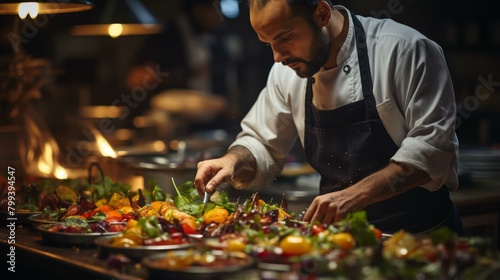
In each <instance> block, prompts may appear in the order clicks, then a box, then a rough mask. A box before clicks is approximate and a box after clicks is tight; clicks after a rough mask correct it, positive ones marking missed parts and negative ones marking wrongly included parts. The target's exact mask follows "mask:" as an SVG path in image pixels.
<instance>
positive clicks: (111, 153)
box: [90, 128, 117, 158]
mask: <svg viewBox="0 0 500 280" xmlns="http://www.w3.org/2000/svg"><path fill="white" fill-rule="evenodd" d="M90 131H91V133H92V134H93V135H94V138H95V142H96V146H97V150H98V151H99V153H100V154H101V155H102V156H103V157H110V158H116V157H117V154H116V152H115V150H114V149H113V148H112V147H111V145H110V144H109V142H108V140H106V138H104V136H103V135H102V134H101V132H99V130H97V129H96V128H92V129H91V130H90Z"/></svg>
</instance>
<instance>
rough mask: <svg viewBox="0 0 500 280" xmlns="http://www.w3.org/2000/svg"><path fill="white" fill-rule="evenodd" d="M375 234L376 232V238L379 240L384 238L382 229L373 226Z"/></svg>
mask: <svg viewBox="0 0 500 280" xmlns="http://www.w3.org/2000/svg"><path fill="white" fill-rule="evenodd" d="M373 234H375V239H377V241H380V240H382V231H381V230H380V229H378V228H373Z"/></svg>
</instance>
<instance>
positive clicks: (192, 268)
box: [142, 249, 255, 279]
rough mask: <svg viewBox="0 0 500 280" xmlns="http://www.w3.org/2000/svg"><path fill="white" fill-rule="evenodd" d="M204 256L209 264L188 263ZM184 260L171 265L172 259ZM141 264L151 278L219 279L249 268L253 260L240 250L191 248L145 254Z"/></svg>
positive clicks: (253, 262)
mask: <svg viewBox="0 0 500 280" xmlns="http://www.w3.org/2000/svg"><path fill="white" fill-rule="evenodd" d="M200 256H202V257H201V258H204V259H205V260H209V261H211V262H210V263H211V264H210V265H201V264H188V263H190V259H191V260H192V258H196V259H197V258H199V257H200ZM176 259H177V260H178V261H179V262H183V260H184V261H186V262H185V265H181V266H179V267H177V268H174V267H172V265H169V264H172V261H175V260H176ZM142 264H143V265H144V266H145V267H146V268H147V269H148V271H149V276H150V278H151V279H183V277H184V279H221V277H223V276H228V275H232V274H234V273H236V272H239V271H242V270H245V269H249V268H251V267H253V266H254V264H255V260H254V258H253V257H251V256H250V255H247V254H245V253H242V252H227V251H220V250H212V251H207V252H200V251H196V250H193V249H190V250H176V251H170V252H164V253H157V254H152V255H149V256H146V257H144V258H143V259H142Z"/></svg>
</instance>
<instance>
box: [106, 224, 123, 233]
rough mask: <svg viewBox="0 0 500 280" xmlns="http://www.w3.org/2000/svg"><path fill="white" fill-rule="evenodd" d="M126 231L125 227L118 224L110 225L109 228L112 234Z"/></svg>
mask: <svg viewBox="0 0 500 280" xmlns="http://www.w3.org/2000/svg"><path fill="white" fill-rule="evenodd" d="M124 229H125V226H124V225H121V224H118V225H110V226H109V231H110V232H121V231H123V230H124Z"/></svg>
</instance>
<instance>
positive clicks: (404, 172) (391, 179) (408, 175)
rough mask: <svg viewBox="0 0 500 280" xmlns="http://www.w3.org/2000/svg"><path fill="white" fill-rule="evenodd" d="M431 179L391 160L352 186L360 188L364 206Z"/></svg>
mask: <svg viewBox="0 0 500 280" xmlns="http://www.w3.org/2000/svg"><path fill="white" fill-rule="evenodd" d="M430 180H431V178H430V176H429V175H428V174H427V173H426V172H424V171H422V170H419V169H416V168H413V167H411V166H407V165H404V164H401V163H395V162H391V163H390V164H389V165H387V166H386V167H385V168H383V169H381V170H379V171H377V172H375V173H373V174H371V175H370V176H368V177H366V178H364V179H363V180H361V181H360V182H358V183H357V184H355V185H354V186H353V187H358V188H361V189H359V191H360V192H361V194H360V198H361V200H362V201H363V202H364V206H368V205H370V204H373V203H376V202H379V201H382V200H386V199H389V198H391V197H393V196H396V195H398V194H400V193H403V192H406V191H408V190H410V189H413V188H415V187H417V186H420V185H422V184H424V183H427V182H429V181H430Z"/></svg>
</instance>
